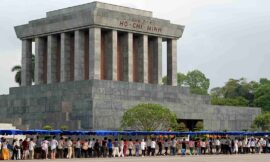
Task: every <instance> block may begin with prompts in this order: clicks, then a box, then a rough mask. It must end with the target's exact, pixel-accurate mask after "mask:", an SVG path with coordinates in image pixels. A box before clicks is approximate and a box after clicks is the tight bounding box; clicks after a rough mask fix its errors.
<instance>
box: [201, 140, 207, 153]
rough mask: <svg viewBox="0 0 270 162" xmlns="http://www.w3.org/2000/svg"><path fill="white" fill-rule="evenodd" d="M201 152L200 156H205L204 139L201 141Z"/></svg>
mask: <svg viewBox="0 0 270 162" xmlns="http://www.w3.org/2000/svg"><path fill="white" fill-rule="evenodd" d="M201 150H202V154H205V153H206V142H205V139H203V140H202V141H201Z"/></svg>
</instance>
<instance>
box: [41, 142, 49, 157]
mask: <svg viewBox="0 0 270 162" xmlns="http://www.w3.org/2000/svg"><path fill="white" fill-rule="evenodd" d="M41 148H42V159H46V160H47V159H48V152H49V150H48V149H49V141H48V140H47V138H44V140H43V141H42V143H41Z"/></svg>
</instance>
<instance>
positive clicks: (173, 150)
mask: <svg viewBox="0 0 270 162" xmlns="http://www.w3.org/2000/svg"><path fill="white" fill-rule="evenodd" d="M176 144H177V140H176V139H175V137H174V138H173V139H172V145H171V150H172V155H173V156H175V155H176Z"/></svg>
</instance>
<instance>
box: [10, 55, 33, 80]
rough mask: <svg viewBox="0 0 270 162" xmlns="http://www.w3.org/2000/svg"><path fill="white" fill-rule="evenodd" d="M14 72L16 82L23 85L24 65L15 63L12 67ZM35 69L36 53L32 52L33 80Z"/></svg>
mask: <svg viewBox="0 0 270 162" xmlns="http://www.w3.org/2000/svg"><path fill="white" fill-rule="evenodd" d="M11 71H12V72H16V74H15V82H16V83H18V84H19V85H21V71H22V66H21V65H15V66H13V67H12V69H11ZM34 71H35V55H33V54H32V69H31V77H32V81H34V73H35V72H34Z"/></svg>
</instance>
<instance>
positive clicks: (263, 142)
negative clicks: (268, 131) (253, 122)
mask: <svg viewBox="0 0 270 162" xmlns="http://www.w3.org/2000/svg"><path fill="white" fill-rule="evenodd" d="M266 146H267V142H266V139H265V138H263V139H262V149H263V151H262V152H263V153H266Z"/></svg>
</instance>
